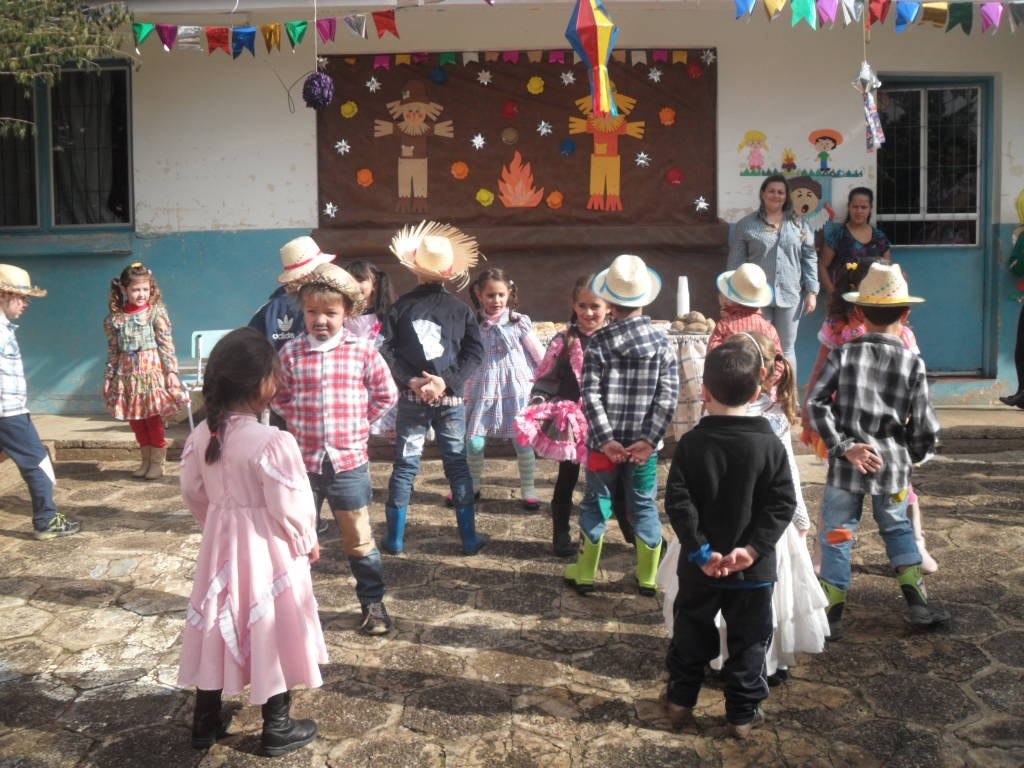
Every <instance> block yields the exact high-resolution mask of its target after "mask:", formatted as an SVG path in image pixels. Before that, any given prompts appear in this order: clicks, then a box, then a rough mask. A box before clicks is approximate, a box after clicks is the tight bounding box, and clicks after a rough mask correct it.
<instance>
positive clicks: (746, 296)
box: [715, 262, 772, 307]
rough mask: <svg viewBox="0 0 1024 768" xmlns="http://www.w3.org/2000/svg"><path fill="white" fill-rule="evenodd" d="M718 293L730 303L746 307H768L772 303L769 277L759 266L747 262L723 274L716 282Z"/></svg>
mask: <svg viewBox="0 0 1024 768" xmlns="http://www.w3.org/2000/svg"><path fill="white" fill-rule="evenodd" d="M715 282H716V283H717V285H718V291H719V293H721V294H722V295H723V296H724V297H725V298H727V299H728V300H729V301H731V302H733V303H735V304H740V305H742V306H744V307H767V306H768V305H769V304H771V303H772V287H771V286H770V285H768V276H767V275H765V273H764V270H763V269H761V268H760V267H759V266H757V264H751V263H750V262H747V263H745V264H740V265H739V266H738V267H737V268H736V269H730V270H729V271H728V272H723V273H722V274H720V275H719V276H718V279H717V280H716V281H715Z"/></svg>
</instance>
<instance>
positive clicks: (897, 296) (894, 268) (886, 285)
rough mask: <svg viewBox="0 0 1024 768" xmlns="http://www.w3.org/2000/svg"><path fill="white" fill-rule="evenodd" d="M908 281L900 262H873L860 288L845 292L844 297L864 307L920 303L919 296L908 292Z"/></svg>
mask: <svg viewBox="0 0 1024 768" xmlns="http://www.w3.org/2000/svg"><path fill="white" fill-rule="evenodd" d="M907 291H908V289H907V281H906V280H905V279H904V278H903V270H902V269H900V265H899V264H883V263H882V262H880V261H876V262H875V263H873V264H872V265H871V267H870V269H868V273H867V274H866V275H864V277H863V278H862V279H861V281H860V290H859V291H851V292H850V293H844V294H843V298H844V299H846V300H847V301H848V302H850V303H851V304H857V305H859V306H862V307H902V306H906V305H908V304H920V303H921V302H923V301H924V299H922V298H921V297H919V296H910V295H909V294H908V292H907Z"/></svg>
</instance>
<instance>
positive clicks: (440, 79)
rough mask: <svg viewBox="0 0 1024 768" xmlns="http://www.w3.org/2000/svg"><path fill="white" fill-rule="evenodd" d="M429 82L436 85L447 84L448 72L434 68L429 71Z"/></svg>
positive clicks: (442, 68) (441, 68)
mask: <svg viewBox="0 0 1024 768" xmlns="http://www.w3.org/2000/svg"><path fill="white" fill-rule="evenodd" d="M430 80H431V82H434V83H437V84H438V85H444V84H445V83H447V82H448V70H447V69H445V68H444V67H434V68H433V69H432V70H430Z"/></svg>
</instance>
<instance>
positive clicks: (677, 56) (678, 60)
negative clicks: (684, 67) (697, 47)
mask: <svg viewBox="0 0 1024 768" xmlns="http://www.w3.org/2000/svg"><path fill="white" fill-rule="evenodd" d="M689 60H690V54H689V53H687V52H686V51H672V63H673V64H685V63H686V62H688V61H689Z"/></svg>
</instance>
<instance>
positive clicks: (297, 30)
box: [284, 20, 309, 52]
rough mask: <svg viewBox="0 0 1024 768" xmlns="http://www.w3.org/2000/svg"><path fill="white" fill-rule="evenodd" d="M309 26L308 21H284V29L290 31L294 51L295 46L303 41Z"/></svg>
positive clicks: (289, 39)
mask: <svg viewBox="0 0 1024 768" xmlns="http://www.w3.org/2000/svg"><path fill="white" fill-rule="evenodd" d="M308 27H309V22H308V21H301V20H299V21H286V22H285V23H284V31H285V32H287V33H288V42H290V43H291V44H292V52H294V51H295V46H297V45H299V44H300V43H301V42H302V38H304V37H305V36H306V29H307V28H308Z"/></svg>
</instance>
